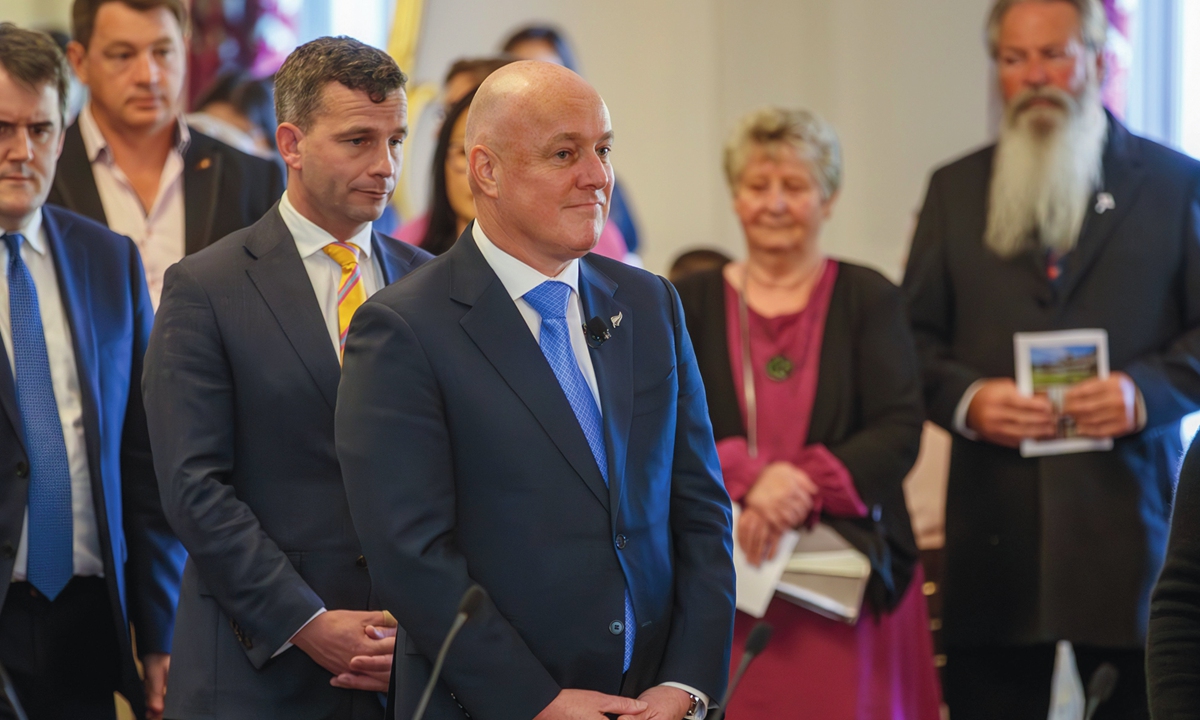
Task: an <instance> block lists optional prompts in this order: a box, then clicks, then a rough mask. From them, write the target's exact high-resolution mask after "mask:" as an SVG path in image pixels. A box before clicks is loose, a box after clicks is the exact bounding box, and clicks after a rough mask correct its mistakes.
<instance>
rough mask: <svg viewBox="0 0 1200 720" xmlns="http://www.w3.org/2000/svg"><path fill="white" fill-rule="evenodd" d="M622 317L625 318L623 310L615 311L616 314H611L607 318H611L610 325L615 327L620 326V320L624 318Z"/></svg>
mask: <svg viewBox="0 0 1200 720" xmlns="http://www.w3.org/2000/svg"><path fill="white" fill-rule="evenodd" d="M624 319H625V313H624V312H619V313H617V314H616V315H613V316H612V317H611V318H609V320H611V321H612V326H613V327H615V328H616V327H621V321H622V320H624Z"/></svg>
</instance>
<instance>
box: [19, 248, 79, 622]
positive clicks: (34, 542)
mask: <svg viewBox="0 0 1200 720" xmlns="http://www.w3.org/2000/svg"><path fill="white" fill-rule="evenodd" d="M24 241H25V238H24V237H23V236H21V235H18V234H16V233H10V234H5V235H4V244H5V245H6V246H7V247H8V305H9V316H10V318H11V322H12V344H13V360H14V362H13V365H14V368H13V370H14V375H15V376H16V388H17V406H18V407H20V409H21V424H22V425H23V426H24V430H25V448H26V451H27V452H28V454H29V504H28V509H29V527H28V549H29V553H28V558H29V559H28V566H27V569H26V576H27V577H28V579H29V582H30V584H32V585H33V586H34V587H35V588H37V589H38V590H40V591H41V593H42V594H43V595H45V596H46V597H47V598H49V599H51V600H54V599H55V598H56V597H58V594H59V593H60V592H62V589H63V588H64V587H66V585H67V583H68V582H70V580H71V575H72V574H74V557H73V548H72V543H73V532H74V528H73V523H74V518H73V516H72V513H71V471H70V465H69V463H68V461H67V445H66V442H65V441H64V440H63V429H62V420H61V418H60V417H59V414H58V402H57V401H56V400H55V397H54V383H53V380H52V379H51V376H50V357H49V354H48V353H47V352H46V335H45V332H44V331H43V328H42V314H41V310H40V308H39V307H38V297H37V287H36V286H35V285H34V283H33V276H32V275H31V274H30V273H29V268H28V267H27V266H26V265H25V261H24V260H22V259H21V245H22V244H23V243H24Z"/></svg>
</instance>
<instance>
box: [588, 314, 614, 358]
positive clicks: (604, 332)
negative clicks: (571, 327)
mask: <svg viewBox="0 0 1200 720" xmlns="http://www.w3.org/2000/svg"><path fill="white" fill-rule="evenodd" d="M583 333H584V336H585V337H586V338H587V344H588V347H590V348H592V349H593V350H595V349H596V348H598V347H600V346H601V345H603V344H604V342H605V341H606V340H608V339H609V338H611V337H612V324H611V323H609V322H608V321H607V320H605V319H604V318H602V317H600V316H596V317H594V318H592V319H591V320H588V321H587V323H586V324H585V325H584V326H583Z"/></svg>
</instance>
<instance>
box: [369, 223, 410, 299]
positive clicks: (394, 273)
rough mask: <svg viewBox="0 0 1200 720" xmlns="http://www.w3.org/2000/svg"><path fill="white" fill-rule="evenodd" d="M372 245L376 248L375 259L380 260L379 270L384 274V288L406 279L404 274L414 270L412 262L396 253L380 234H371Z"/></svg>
mask: <svg viewBox="0 0 1200 720" xmlns="http://www.w3.org/2000/svg"><path fill="white" fill-rule="evenodd" d="M371 244H372V245H374V246H375V250H374V252H375V257H376V258H378V262H379V270H380V272H381V273H382V274H383V286H384V287H387V286H388V285H391V284H392V283H394V282H396V281H397V280H399V279H400V278H402V277H404V274H405V273H407V272H408V271H409V270H410V269H412V262H411V261H409V260H407V259H405V258H403V257H401V256H400V255H399V254H397V253H396V252H394V251H393V250H392V248H391V246H390V245H389V244H388V243H387V242H385V241H384V240H383V238H382V237H380V235H379V233H377V232H376V233H372V234H371ZM379 289H380V290H382V289H383V288H379Z"/></svg>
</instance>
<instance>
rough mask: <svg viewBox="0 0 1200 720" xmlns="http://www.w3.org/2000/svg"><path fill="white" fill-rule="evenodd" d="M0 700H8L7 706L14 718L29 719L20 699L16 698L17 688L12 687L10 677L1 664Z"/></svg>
mask: <svg viewBox="0 0 1200 720" xmlns="http://www.w3.org/2000/svg"><path fill="white" fill-rule="evenodd" d="M0 700H8V706H9V707H10V708H11V709H12V711H13V713H14V715H15V716H16V720H29V716H28V715H26V714H25V709H24V708H22V707H21V701H20V700H18V699H17V689H16V688H15V687H13V684H12V679H11V678H10V677H9V676H8V673H7V672H5V671H4V666H3V665H0Z"/></svg>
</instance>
